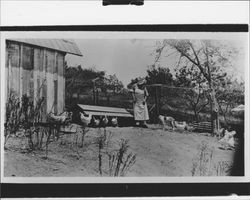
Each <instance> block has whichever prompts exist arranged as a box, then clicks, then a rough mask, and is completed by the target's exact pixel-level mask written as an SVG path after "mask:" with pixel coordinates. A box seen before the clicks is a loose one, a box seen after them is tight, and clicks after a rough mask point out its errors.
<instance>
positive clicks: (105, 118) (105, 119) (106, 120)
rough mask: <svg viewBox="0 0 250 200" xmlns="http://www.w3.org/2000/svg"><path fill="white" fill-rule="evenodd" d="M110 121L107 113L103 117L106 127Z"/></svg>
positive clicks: (103, 123)
mask: <svg viewBox="0 0 250 200" xmlns="http://www.w3.org/2000/svg"><path fill="white" fill-rule="evenodd" d="M108 123H109V120H108V117H107V116H106V115H105V116H104V117H103V118H102V125H103V126H104V127H106V126H107V125H108Z"/></svg>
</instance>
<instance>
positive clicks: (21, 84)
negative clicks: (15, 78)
mask: <svg viewBox="0 0 250 200" xmlns="http://www.w3.org/2000/svg"><path fill="white" fill-rule="evenodd" d="M22 55H23V45H22V44H20V54H19V56H20V60H19V69H20V70H19V73H20V75H19V84H20V88H19V89H20V92H19V98H20V101H21V100H22V96H23V57H22Z"/></svg>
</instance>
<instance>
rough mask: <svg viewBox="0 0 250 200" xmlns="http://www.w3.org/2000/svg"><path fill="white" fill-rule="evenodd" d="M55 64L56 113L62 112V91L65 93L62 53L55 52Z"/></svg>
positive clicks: (63, 99)
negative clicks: (56, 83) (56, 82)
mask: <svg viewBox="0 0 250 200" xmlns="http://www.w3.org/2000/svg"><path fill="white" fill-rule="evenodd" d="M57 64H58V73H57V74H58V78H57V81H58V96H57V100H58V103H57V109H58V113H62V112H63V110H64V106H65V105H64V101H65V98H64V93H65V89H64V88H65V76H64V55H63V54H57Z"/></svg>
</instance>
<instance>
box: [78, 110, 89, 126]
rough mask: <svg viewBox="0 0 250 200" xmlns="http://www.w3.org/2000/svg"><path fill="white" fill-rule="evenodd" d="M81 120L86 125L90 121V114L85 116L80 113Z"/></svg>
mask: <svg viewBox="0 0 250 200" xmlns="http://www.w3.org/2000/svg"><path fill="white" fill-rule="evenodd" d="M80 118H81V122H82V123H83V124H84V126H85V127H87V126H88V125H89V124H90V123H91V119H92V115H88V116H85V115H84V114H83V113H80Z"/></svg>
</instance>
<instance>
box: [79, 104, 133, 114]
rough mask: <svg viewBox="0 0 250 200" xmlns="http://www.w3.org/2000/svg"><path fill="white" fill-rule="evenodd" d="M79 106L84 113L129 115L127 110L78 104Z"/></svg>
mask: <svg viewBox="0 0 250 200" xmlns="http://www.w3.org/2000/svg"><path fill="white" fill-rule="evenodd" d="M77 105H78V106H79V107H80V108H81V109H82V110H84V111H97V112H113V113H124V114H127V113H128V111H127V110H126V109H125V108H115V107H106V106H92V105H84V104H77Z"/></svg>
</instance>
